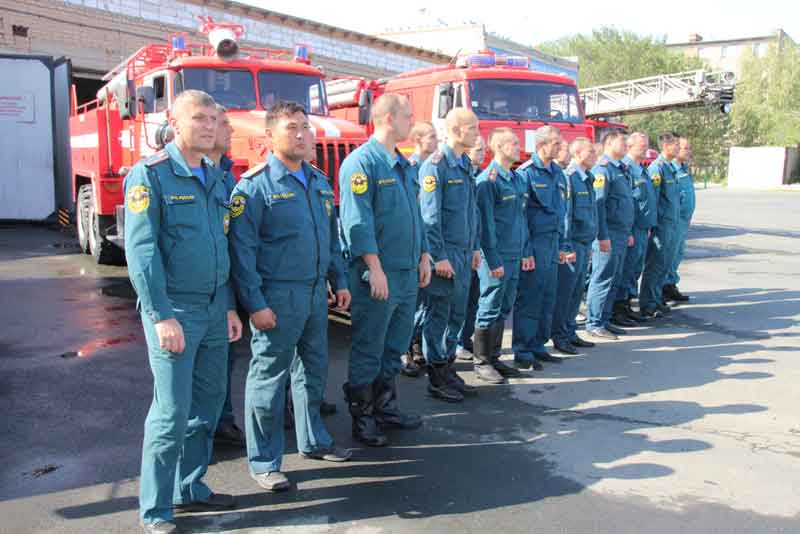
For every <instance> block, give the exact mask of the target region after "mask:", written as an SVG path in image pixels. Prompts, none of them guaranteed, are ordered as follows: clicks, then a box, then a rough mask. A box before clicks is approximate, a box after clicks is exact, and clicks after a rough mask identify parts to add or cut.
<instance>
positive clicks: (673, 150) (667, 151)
mask: <svg viewBox="0 0 800 534" xmlns="http://www.w3.org/2000/svg"><path fill="white" fill-rule="evenodd" d="M679 148H680V145H679V144H678V141H677V140H676V141H673V142H672V143H667V144H665V145H664V147H663V148H662V152H664V155H665V156H666V157H667V159H675V157H676V156H677V155H678V150H679Z"/></svg>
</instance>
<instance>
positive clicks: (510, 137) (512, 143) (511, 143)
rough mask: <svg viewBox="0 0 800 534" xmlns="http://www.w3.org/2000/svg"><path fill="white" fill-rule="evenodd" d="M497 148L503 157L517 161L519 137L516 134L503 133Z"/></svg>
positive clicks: (513, 161)
mask: <svg viewBox="0 0 800 534" xmlns="http://www.w3.org/2000/svg"><path fill="white" fill-rule="evenodd" d="M498 149H499V150H500V153H501V154H502V155H503V157H504V158H505V159H507V160H509V161H511V162H512V163H515V162H517V161H519V137H517V135H516V134H509V133H507V134H503V138H502V139H501V140H500V143H499V144H498Z"/></svg>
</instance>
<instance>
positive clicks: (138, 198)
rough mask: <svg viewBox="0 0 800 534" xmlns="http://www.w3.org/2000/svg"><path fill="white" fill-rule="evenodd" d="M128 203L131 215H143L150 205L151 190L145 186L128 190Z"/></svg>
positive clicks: (136, 186)
mask: <svg viewBox="0 0 800 534" xmlns="http://www.w3.org/2000/svg"><path fill="white" fill-rule="evenodd" d="M127 201H128V209H129V210H131V213H141V212H143V211H144V210H146V209H147V207H148V206H149V205H150V190H149V189H147V187H145V186H143V185H135V186H133V187H131V188H130V189H129V190H128V198H127Z"/></svg>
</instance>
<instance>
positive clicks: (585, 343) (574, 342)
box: [570, 336, 596, 349]
mask: <svg viewBox="0 0 800 534" xmlns="http://www.w3.org/2000/svg"><path fill="white" fill-rule="evenodd" d="M570 344H571V345H572V346H573V347H583V348H585V349H590V348H592V347H595V346H596V345H595V344H594V343H592V342H591V341H586V340H585V339H581V338H579V337H578V336H575V339H573V340H572V341H570Z"/></svg>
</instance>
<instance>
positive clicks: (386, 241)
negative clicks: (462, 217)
mask: <svg viewBox="0 0 800 534" xmlns="http://www.w3.org/2000/svg"><path fill="white" fill-rule="evenodd" d="M417 171H418V166H415V165H411V164H410V163H409V162H408V160H407V159H406V158H405V157H403V156H402V155H401V154H400V152H399V151H398V152H396V153H395V154H394V155H391V154H389V153H388V152H387V151H386V149H385V148H384V147H383V145H381V144H380V142H379V141H378V140H377V139H375V137H370V138H369V140H368V141H367V142H366V143H364V144H363V145H361V146H360V147H358V148H357V149H355V150H354V151H353V152H351V153H350V155H349V156H347V158H346V159H345V160H344V163H342V166H341V168H340V169H339V194H340V199H339V209H340V217H341V225H342V237H343V241H344V244H345V249H346V250H345V254H346V255H347V256H348V257H349V258H350V261H351V262H362V260H361V256H363V255H365V254H377V255H378V256H379V257H380V260H381V266H382V268H383V270H384V271H385V272H390V271H403V270H416V269H417V267H418V265H419V261H420V256H421V255H422V253H423V252H428V242H427V239H426V238H425V231H424V227H423V223H422V216H421V214H420V209H419V202H418V200H417V199H418V195H419V185H418V184H417ZM362 263H363V262H362Z"/></svg>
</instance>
